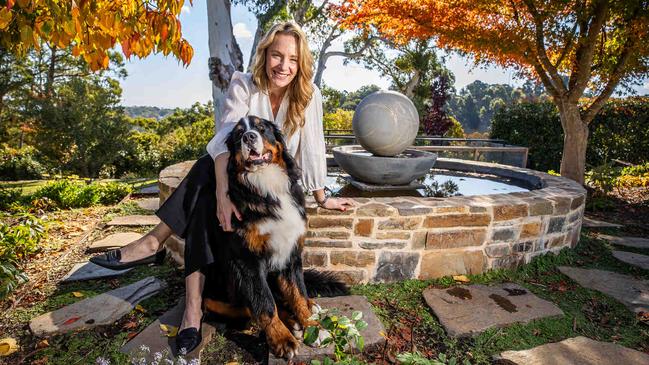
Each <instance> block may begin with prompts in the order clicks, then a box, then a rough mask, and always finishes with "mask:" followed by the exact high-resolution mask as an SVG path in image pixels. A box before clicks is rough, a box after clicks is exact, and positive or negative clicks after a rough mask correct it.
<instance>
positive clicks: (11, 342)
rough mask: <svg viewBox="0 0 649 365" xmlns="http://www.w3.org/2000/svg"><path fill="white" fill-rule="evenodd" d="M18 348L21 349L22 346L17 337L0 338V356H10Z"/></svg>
mask: <svg viewBox="0 0 649 365" xmlns="http://www.w3.org/2000/svg"><path fill="white" fill-rule="evenodd" d="M18 350H20V346H18V342H16V340H15V339H13V338H11V337H7V338H3V339H2V340H0V356H9V355H11V354H13V353H14V352H16V351H18Z"/></svg>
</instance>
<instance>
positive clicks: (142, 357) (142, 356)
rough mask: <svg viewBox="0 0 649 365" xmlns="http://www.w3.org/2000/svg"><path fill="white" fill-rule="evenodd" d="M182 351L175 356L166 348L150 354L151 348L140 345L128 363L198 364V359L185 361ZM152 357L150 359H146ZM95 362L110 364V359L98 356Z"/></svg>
mask: <svg viewBox="0 0 649 365" xmlns="http://www.w3.org/2000/svg"><path fill="white" fill-rule="evenodd" d="M185 355H187V354H184V353H181V354H178V356H177V357H173V356H170V354H169V352H168V351H167V350H163V351H158V352H155V353H153V354H152V355H151V349H150V348H149V347H148V346H146V345H142V346H140V347H139V348H138V349H136V350H133V353H131V355H130V357H129V364H130V365H198V364H199V363H200V360H199V359H192V360H190V361H187V359H185ZM148 359H152V360H150V361H149V360H148ZM95 364H97V365H111V363H110V360H108V359H105V358H103V357H98V358H96V359H95Z"/></svg>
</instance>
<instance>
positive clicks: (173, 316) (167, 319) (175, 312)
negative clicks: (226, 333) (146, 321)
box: [120, 299, 216, 364]
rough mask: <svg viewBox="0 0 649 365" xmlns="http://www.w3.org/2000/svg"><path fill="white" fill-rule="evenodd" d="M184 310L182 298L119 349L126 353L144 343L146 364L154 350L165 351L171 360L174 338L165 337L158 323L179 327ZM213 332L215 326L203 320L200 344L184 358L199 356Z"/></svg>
mask: <svg viewBox="0 0 649 365" xmlns="http://www.w3.org/2000/svg"><path fill="white" fill-rule="evenodd" d="M184 311H185V300H184V299H182V300H181V301H180V302H179V303H178V304H176V306H174V307H173V308H171V309H170V310H168V311H167V312H166V313H164V314H163V315H162V316H160V318H158V319H157V320H155V321H154V322H153V323H151V324H150V325H149V326H148V327H147V328H145V329H144V330H143V331H142V332H140V333H139V334H138V335H137V336H135V337H134V338H133V339H132V340H131V341H129V342H128V343H127V344H126V345H124V346H122V348H121V349H120V351H121V352H123V353H125V354H128V353H131V352H132V351H134V350H137V349H139V348H140V346H142V345H144V346H146V347H148V348H149V352H148V356H147V357H145V358H146V360H147V362H146V363H147V364H148V363H149V361H153V356H154V355H155V353H156V352H160V353H166V354H167V355H168V356H167V357H168V358H169V359H170V360H173V359H174V356H175V355H176V353H175V351H176V350H175V349H176V338H175V337H167V336H166V335H165V333H164V332H163V331H162V330H161V329H160V325H161V324H164V325H167V326H174V327H179V326H180V322H181V321H182V318H183V312H184ZM214 333H216V328H215V327H214V326H213V325H212V324H210V323H208V322H203V325H202V328H201V335H202V336H203V342H201V344H200V345H199V346H198V347H197V348H196V349H194V351H192V352H190V353H189V354H187V355H185V356H184V358H185V360H187V361H188V362H189V361H191V360H192V359H196V358H199V356H200V353H201V350H202V349H203V347H204V346H205V345H206V344H208V343H209V342H210V340H211V339H212V336H214ZM159 363H160V364H163V362H162V361H160V362H159Z"/></svg>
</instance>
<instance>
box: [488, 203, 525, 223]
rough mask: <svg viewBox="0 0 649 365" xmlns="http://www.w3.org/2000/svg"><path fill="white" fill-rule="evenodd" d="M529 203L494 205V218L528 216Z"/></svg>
mask: <svg viewBox="0 0 649 365" xmlns="http://www.w3.org/2000/svg"><path fill="white" fill-rule="evenodd" d="M527 214H528V207H527V204H516V205H501V206H495V207H494V220H495V221H507V220H510V219H516V218H521V217H527Z"/></svg>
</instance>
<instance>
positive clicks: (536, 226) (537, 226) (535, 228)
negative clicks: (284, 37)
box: [520, 222, 541, 239]
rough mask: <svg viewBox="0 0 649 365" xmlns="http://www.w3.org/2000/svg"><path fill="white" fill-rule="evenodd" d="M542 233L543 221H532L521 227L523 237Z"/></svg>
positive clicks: (536, 235)
mask: <svg viewBox="0 0 649 365" xmlns="http://www.w3.org/2000/svg"><path fill="white" fill-rule="evenodd" d="M540 234H541V222H532V223H525V224H523V228H522V229H521V236H520V237H521V239H524V238H530V237H538V236H539V235H540Z"/></svg>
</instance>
